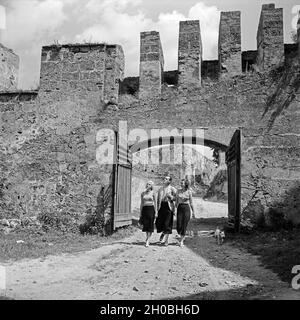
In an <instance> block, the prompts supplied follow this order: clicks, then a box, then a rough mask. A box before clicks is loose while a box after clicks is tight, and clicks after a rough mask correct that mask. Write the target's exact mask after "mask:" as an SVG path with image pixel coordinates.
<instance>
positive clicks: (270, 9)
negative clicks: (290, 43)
mask: <svg viewBox="0 0 300 320" xmlns="http://www.w3.org/2000/svg"><path fill="white" fill-rule="evenodd" d="M257 51H258V54H257V65H258V67H259V69H260V70H261V71H263V70H268V69H269V68H271V67H273V66H276V65H278V64H279V63H281V62H283V61H284V39H283V10H282V9H281V8H279V9H276V8H275V5H274V4H269V5H263V6H262V11H261V15H260V20H259V26H258V30H257Z"/></svg>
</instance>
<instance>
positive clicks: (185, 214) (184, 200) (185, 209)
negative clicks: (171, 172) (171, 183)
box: [176, 179, 194, 247]
mask: <svg viewBox="0 0 300 320" xmlns="http://www.w3.org/2000/svg"><path fill="white" fill-rule="evenodd" d="M189 186H190V183H189V181H188V180H187V179H182V180H181V189H180V190H178V192H177V199H176V205H177V232H178V235H179V236H180V240H179V245H180V247H183V246H184V244H183V241H184V239H185V234H186V229H187V226H188V223H189V221H190V219H191V210H192V213H193V217H194V206H193V196H192V191H191V190H190V188H189Z"/></svg>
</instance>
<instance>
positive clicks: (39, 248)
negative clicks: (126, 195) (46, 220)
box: [0, 226, 137, 262]
mask: <svg viewBox="0 0 300 320" xmlns="http://www.w3.org/2000/svg"><path fill="white" fill-rule="evenodd" d="M136 230H137V229H136V228H135V227H133V226H129V227H124V228H120V229H118V230H117V231H116V232H115V233H113V234H112V235H111V236H99V235H81V234H79V233H67V232H62V231H59V230H50V231H48V232H42V231H40V230H31V229H20V230H16V231H15V232H12V233H10V234H8V235H1V236H0V261H1V262H8V261H15V260H20V259H25V258H40V257H46V256H47V255H57V254H62V253H75V252H80V251H86V250H91V249H95V248H99V247H101V246H102V245H106V244H110V243H113V242H115V241H118V240H120V239H123V238H126V237H129V236H131V235H133V234H134V233H135V232H136ZM18 240H22V241H24V243H17V241H18Z"/></svg>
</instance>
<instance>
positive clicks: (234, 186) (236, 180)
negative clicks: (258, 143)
mask: <svg viewBox="0 0 300 320" xmlns="http://www.w3.org/2000/svg"><path fill="white" fill-rule="evenodd" d="M226 164H227V174H228V226H229V227H230V228H232V229H233V230H234V231H235V232H238V231H239V228H240V214H241V132H240V130H236V131H235V133H234V135H233V137H232V139H231V141H230V145H229V147H228V149H227V151H226Z"/></svg>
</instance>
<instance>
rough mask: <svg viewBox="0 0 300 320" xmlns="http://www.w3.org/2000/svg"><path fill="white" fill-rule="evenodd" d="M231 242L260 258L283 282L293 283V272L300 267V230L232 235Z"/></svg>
mask: <svg viewBox="0 0 300 320" xmlns="http://www.w3.org/2000/svg"><path fill="white" fill-rule="evenodd" d="M229 241H230V242H231V244H232V245H234V246H237V247H239V248H242V249H246V250H247V251H248V252H249V253H251V254H254V255H257V256H259V259H260V261H261V263H262V265H263V266H264V267H265V268H267V269H271V270H272V271H273V272H275V273H277V274H278V276H279V277H280V279H281V280H282V281H286V282H288V283H291V280H292V278H293V277H294V275H293V274H292V273H291V270H292V268H293V266H295V265H300V228H294V229H291V230H280V231H256V232H253V233H251V234H247V235H246V234H239V235H230V240H229Z"/></svg>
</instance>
